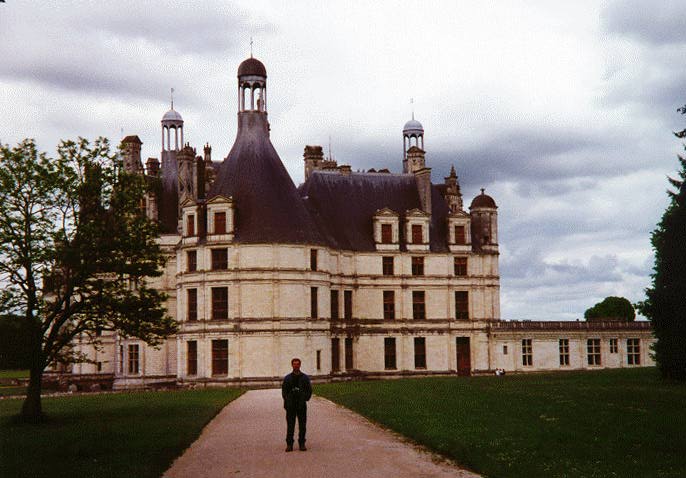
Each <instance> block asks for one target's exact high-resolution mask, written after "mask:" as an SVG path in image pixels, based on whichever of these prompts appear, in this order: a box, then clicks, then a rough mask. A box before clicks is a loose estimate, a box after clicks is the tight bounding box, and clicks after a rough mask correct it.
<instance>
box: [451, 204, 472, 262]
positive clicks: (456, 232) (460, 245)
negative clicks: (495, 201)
mask: <svg viewBox="0 0 686 478" xmlns="http://www.w3.org/2000/svg"><path fill="white" fill-rule="evenodd" d="M471 234H472V231H471V220H470V217H469V215H468V214H467V213H465V212H464V211H458V212H454V213H450V215H448V246H449V247H450V250H451V251H452V252H459V253H467V252H470V251H471V249H472V237H471Z"/></svg>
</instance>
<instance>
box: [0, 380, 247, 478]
mask: <svg viewBox="0 0 686 478" xmlns="http://www.w3.org/2000/svg"><path fill="white" fill-rule="evenodd" d="M241 393H242V391H241V390H236V389H207V390H193V391H174V392H139V393H121V394H102V395H82V396H74V397H60V398H44V399H43V410H44V414H45V421H44V422H42V423H40V424H30V423H25V422H22V421H21V420H17V415H18V413H19V411H20V409H21V404H22V400H3V401H1V402H0V476H8V477H10V476H11V477H24V476H26V477H75V476H78V477H91V476H92V477H121V476H135V477H159V476H161V474H162V473H163V472H164V471H165V470H166V469H167V468H168V467H169V466H170V465H171V463H172V461H173V460H174V459H175V458H176V457H177V456H179V455H180V454H181V453H182V452H183V451H184V450H185V449H186V448H187V447H188V446H190V444H191V443H192V442H193V441H194V440H195V439H196V438H197V437H198V436H199V434H200V432H201V431H202V428H203V427H204V426H205V425H206V424H207V423H208V422H209V421H210V420H211V419H212V418H213V417H214V416H215V415H216V414H217V413H218V412H219V411H220V410H221V409H222V408H223V407H224V406H225V405H226V404H227V403H229V402H230V401H232V400H234V399H235V398H237V397H238V396H240V395H241Z"/></svg>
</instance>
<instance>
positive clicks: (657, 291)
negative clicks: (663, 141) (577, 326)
mask: <svg viewBox="0 0 686 478" xmlns="http://www.w3.org/2000/svg"><path fill="white" fill-rule="evenodd" d="M678 111H679V113H681V114H686V106H683V107H681V108H679V109H678ZM674 134H675V136H676V137H678V138H684V137H686V129H685V130H682V131H679V132H677V133H674ZM677 157H678V159H679V163H680V164H681V170H680V171H679V173H678V175H679V177H678V178H676V179H675V178H671V177H669V178H668V180H669V182H670V184H671V185H672V186H673V187H674V188H676V190H675V191H670V190H668V191H667V194H668V195H669V197H670V203H669V205H668V206H667V209H666V210H665V212H664V214H663V215H662V219H661V220H660V222H659V223H658V225H657V228H656V229H655V230H654V231H653V234H652V236H651V243H652V245H653V251H654V252H655V266H654V267H653V274H652V279H653V281H652V285H651V287H649V288H648V289H646V300H644V301H643V302H641V303H640V304H639V305H638V307H639V311H640V312H641V313H642V314H643V315H645V316H646V317H648V319H650V321H651V322H652V326H653V333H654V334H655V338H656V339H657V340H656V342H655V344H654V346H653V353H654V356H655V361H656V362H657V366H658V368H659V369H660V372H661V374H662V376H663V377H666V378H672V379H678V380H686V247H684V244H685V243H686V183H685V181H686V158H685V157H684V156H681V155H677Z"/></svg>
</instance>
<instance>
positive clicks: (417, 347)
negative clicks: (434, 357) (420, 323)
mask: <svg viewBox="0 0 686 478" xmlns="http://www.w3.org/2000/svg"><path fill="white" fill-rule="evenodd" d="M414 368H426V339H425V338H424V337H415V338H414Z"/></svg>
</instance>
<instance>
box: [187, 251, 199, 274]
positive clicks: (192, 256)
mask: <svg viewBox="0 0 686 478" xmlns="http://www.w3.org/2000/svg"><path fill="white" fill-rule="evenodd" d="M186 266H187V269H188V272H195V271H196V270H198V251H188V252H186Z"/></svg>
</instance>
